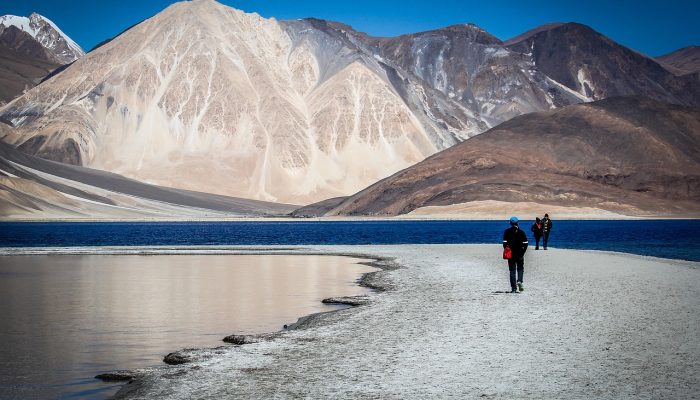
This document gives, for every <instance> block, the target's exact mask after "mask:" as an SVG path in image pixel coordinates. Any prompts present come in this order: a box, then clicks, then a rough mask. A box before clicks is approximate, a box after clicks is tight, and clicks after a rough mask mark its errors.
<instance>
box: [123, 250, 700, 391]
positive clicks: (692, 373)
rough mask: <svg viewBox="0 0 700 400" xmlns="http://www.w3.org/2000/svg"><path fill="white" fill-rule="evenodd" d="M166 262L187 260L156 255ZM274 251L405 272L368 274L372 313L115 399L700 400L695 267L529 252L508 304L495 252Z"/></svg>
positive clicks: (221, 355)
mask: <svg viewBox="0 0 700 400" xmlns="http://www.w3.org/2000/svg"><path fill="white" fill-rule="evenodd" d="M264 249H265V248H263V247H246V248H245V249H243V251H246V252H255V251H258V252H261V251H264ZM112 251H113V252H118V251H119V249H116V250H114V249H113V250H112ZM164 251H169V252H173V251H178V252H183V251H184V252H186V251H187V249H175V250H173V249H170V250H168V249H159V250H156V251H154V252H151V253H150V254H159V253H162V252H164ZM200 251H201V250H200ZM217 251H219V252H221V251H224V250H222V249H218V250H217ZM225 251H231V252H233V251H235V249H233V248H229V249H227V250H225ZM277 251H279V252H285V253H291V254H293V253H295V252H297V253H309V252H310V253H322V254H323V253H327V254H353V255H354V256H357V255H358V254H363V255H364V256H363V257H366V255H369V254H371V255H374V256H376V257H380V258H383V257H386V258H392V257H395V258H396V259H395V262H396V263H397V264H400V265H401V266H403V267H404V268H400V269H398V270H386V271H381V272H377V273H373V274H372V280H373V284H374V285H376V286H377V287H383V288H386V289H388V290H387V291H386V292H383V293H382V292H376V293H374V294H372V295H370V296H369V299H368V300H369V304H368V305H363V306H359V307H355V308H348V309H344V310H341V311H337V312H331V313H326V314H321V315H316V316H311V317H308V318H303V319H302V320H301V322H302V325H303V328H305V329H292V330H286V331H282V332H280V333H279V334H276V335H271V336H270V338H268V339H266V340H260V341H257V340H255V341H250V342H249V343H246V344H244V345H241V346H239V345H231V344H228V345H224V346H222V347H218V348H216V349H204V350H198V351H194V352H193V353H192V352H191V353H189V354H190V355H191V356H192V357H191V360H192V361H191V362H188V363H185V364H182V365H174V366H164V367H159V368H154V369H148V370H139V371H135V376H136V380H135V381H134V382H132V383H131V384H129V385H127V386H125V387H124V388H123V389H122V391H120V392H119V393H118V394H117V398H129V399H132V398H133V399H147V398H183V399H190V398H299V397H308V398H449V397H454V398H474V397H485V398H513V397H520V398H532V399H543V398H581V399H583V398H586V399H588V398H616V399H618V398H631V397H635V398H637V397H643V398H693V397H697V396H698V395H699V394H700V364H698V363H697V359H698V357H699V356H700V342H698V341H697V336H698V333H700V268H699V267H700V264H699V263H693V262H685V261H674V260H665V259H659V258H653V257H642V256H634V255H626V254H620V253H608V252H597V251H576V250H559V249H552V250H549V251H547V252H544V251H537V252H535V251H530V252H528V254H527V257H526V276H525V278H526V279H525V285H526V290H525V292H524V293H520V294H516V295H511V294H502V293H500V292H503V291H504V290H507V289H508V281H507V268H506V267H505V265H504V262H503V260H501V259H500V248H499V246H498V245H406V246H328V247H313V248H308V247H307V248H296V250H295V248H293V247H285V248H284V249H278V250H277ZM386 262H389V261H386ZM232 333H235V332H232Z"/></svg>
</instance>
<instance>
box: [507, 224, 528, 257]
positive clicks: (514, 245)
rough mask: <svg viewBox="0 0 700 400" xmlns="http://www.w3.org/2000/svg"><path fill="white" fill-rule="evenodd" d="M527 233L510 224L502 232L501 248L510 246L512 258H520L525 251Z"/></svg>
mask: <svg viewBox="0 0 700 400" xmlns="http://www.w3.org/2000/svg"><path fill="white" fill-rule="evenodd" d="M527 245H528V242H527V235H525V231H523V230H522V229H520V228H518V227H517V226H511V227H510V228H508V229H506V230H505V232H503V248H505V247H510V251H512V252H513V258H522V257H523V256H524V255H525V252H526V251H527Z"/></svg>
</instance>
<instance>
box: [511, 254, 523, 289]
mask: <svg viewBox="0 0 700 400" xmlns="http://www.w3.org/2000/svg"><path fill="white" fill-rule="evenodd" d="M516 267H517V271H518V280H517V282H522V281H523V272H525V259H524V257H520V258H511V259H510V260H508V270H509V271H510V287H511V289H515V288H516V287H517V286H516V283H517V282H516V280H515V270H516Z"/></svg>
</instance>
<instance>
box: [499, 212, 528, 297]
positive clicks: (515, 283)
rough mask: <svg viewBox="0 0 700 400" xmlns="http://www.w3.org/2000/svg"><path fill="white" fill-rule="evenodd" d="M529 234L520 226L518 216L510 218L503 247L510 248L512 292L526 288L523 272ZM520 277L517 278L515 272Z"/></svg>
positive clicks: (504, 235) (509, 264) (509, 265)
mask: <svg viewBox="0 0 700 400" xmlns="http://www.w3.org/2000/svg"><path fill="white" fill-rule="evenodd" d="M527 245H528V241H527V235H525V232H524V231H523V230H521V229H520V228H519V227H518V217H511V218H510V228H508V229H506V230H505V232H503V248H504V249H505V248H510V252H511V257H510V258H509V259H508V270H509V272H510V288H511V291H510V292H511V293H518V291H521V292H522V291H523V290H525V287H524V286H523V273H524V272H525V252H526V251H527ZM516 269H517V272H518V279H517V280H516V279H515V272H516Z"/></svg>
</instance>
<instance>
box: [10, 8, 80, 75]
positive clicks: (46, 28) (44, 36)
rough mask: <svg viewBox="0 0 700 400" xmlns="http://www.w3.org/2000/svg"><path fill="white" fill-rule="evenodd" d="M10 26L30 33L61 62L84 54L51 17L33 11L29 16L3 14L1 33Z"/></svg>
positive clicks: (64, 62)
mask: <svg viewBox="0 0 700 400" xmlns="http://www.w3.org/2000/svg"><path fill="white" fill-rule="evenodd" d="M10 26H14V27H16V28H18V29H19V30H21V31H23V32H26V33H27V34H29V35H30V36H31V37H32V38H34V40H36V41H37V42H39V44H41V46H43V47H44V48H46V49H47V50H49V51H50V53H51V54H52V58H54V60H55V61H57V62H59V63H61V64H68V63H71V62H73V61H75V60H77V59H78V58H79V57H81V56H83V55H84V54H85V52H84V51H83V49H82V48H80V46H78V44H77V43H75V42H74V41H73V40H72V39H71V38H70V37H68V35H66V34H65V33H63V31H61V29H60V28H59V27H58V26H57V25H56V24H54V23H53V22H52V21H51V20H50V19H48V18H46V17H44V16H43V15H41V14H38V13H36V12H33V13H32V14H31V15H30V16H29V17H21V16H17V15H3V16H1V17H0V33H2V32H3V31H4V30H5V29H7V28H9V27H10Z"/></svg>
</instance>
